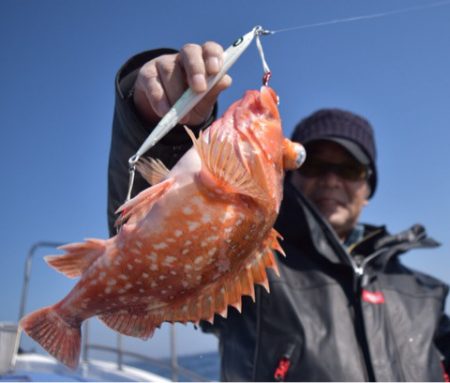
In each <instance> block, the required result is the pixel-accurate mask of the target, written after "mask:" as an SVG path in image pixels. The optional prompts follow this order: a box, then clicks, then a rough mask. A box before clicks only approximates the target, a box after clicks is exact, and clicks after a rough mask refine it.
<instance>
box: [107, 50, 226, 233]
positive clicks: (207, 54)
mask: <svg viewBox="0 0 450 383" xmlns="http://www.w3.org/2000/svg"><path fill="white" fill-rule="evenodd" d="M214 47H215V48H214ZM218 47H219V48H218ZM214 54H215V55H216V56H217V57H218V61H219V62H218V64H219V69H220V65H221V59H222V50H221V47H220V46H218V45H217V44H215V43H206V44H204V45H203V46H202V47H200V46H198V45H193V44H188V45H186V46H185V47H183V49H182V50H181V51H180V52H179V53H177V52H176V51H175V50H172V49H156V50H152V51H147V52H143V53H141V54H138V55H136V56H134V57H132V58H131V59H130V60H128V61H127V62H126V63H125V64H124V65H123V66H122V68H121V69H120V70H119V72H118V74H117V76H116V81H115V88H116V94H115V96H116V99H115V109H114V119H113V128H112V137H111V148H110V155H109V165H108V224H109V230H110V235H114V234H115V228H114V221H115V219H116V216H115V214H114V212H115V211H116V209H117V208H118V207H119V206H120V205H121V204H122V203H123V202H124V201H125V197H126V193H127V189H128V159H129V158H130V157H131V156H132V155H133V154H134V153H135V152H136V150H137V149H138V148H139V146H140V145H141V144H142V143H143V142H144V140H145V139H146V138H147V136H148V135H149V134H150V132H151V131H152V130H153V129H154V127H155V126H156V125H157V123H158V121H159V120H160V118H161V117H162V116H163V115H164V114H165V113H166V112H167V111H168V109H169V108H170V106H171V105H172V104H173V103H174V102H175V101H176V100H177V99H178V98H179V97H180V96H181V94H182V93H183V91H184V90H185V89H186V87H187V84H190V85H191V86H192V87H193V89H194V90H195V91H201V90H204V88H202V84H201V82H202V81H201V80H199V75H200V77H201V76H205V75H212V74H215V73H216V72H215V70H214V69H215V68H214V65H211V64H210V63H211V59H212V57H213V56H214ZM213 61H214V60H213ZM202 63H203V64H202ZM207 63H209V64H207ZM202 65H203V66H202ZM211 66H212V67H213V68H211ZM196 75H197V76H196ZM194 77H195V78H194ZM230 83H231V79H230V77H228V76H225V77H224V78H223V79H222V80H221V81H220V82H219V83H218V84H217V85H216V86H215V87H214V88H213V89H212V90H211V91H210V92H209V93H208V95H206V96H205V98H204V99H203V100H202V102H200V103H199V104H198V105H197V107H196V108H194V109H193V111H192V112H191V113H189V114H188V115H187V116H186V118H185V119H184V120H183V121H182V123H184V124H187V125H189V126H190V127H191V128H192V129H193V130H194V131H198V130H200V129H202V128H204V127H206V126H208V125H209V124H210V123H211V122H212V121H213V120H214V116H215V113H216V111H215V109H214V105H215V102H216V99H217V96H218V94H219V93H220V92H221V91H222V90H224V89H225V88H227V87H228V86H229V85H230ZM205 86H206V85H205ZM190 146H191V142H190V140H189V138H188V136H187V134H186V132H185V131H184V128H183V127H182V125H179V126H177V127H176V128H174V129H173V130H172V131H171V132H170V133H169V134H168V135H167V136H166V137H164V138H163V139H162V140H161V141H160V143H158V144H157V145H156V146H155V147H153V148H152V149H150V150H149V151H148V152H147V154H146V155H148V156H151V157H154V158H158V159H160V160H161V161H162V162H163V163H164V164H165V165H166V166H167V167H168V168H171V167H172V166H173V165H174V164H175V163H176V162H177V161H178V159H179V158H180V157H181V156H182V155H183V154H184V153H185V152H186V151H187V150H188V149H189V148H190ZM146 187H148V184H147V183H146V181H145V180H144V179H143V178H142V177H140V175H139V174H137V175H136V179H135V183H134V187H133V194H132V195H136V194H137V193H138V192H139V191H141V190H143V189H144V188H146Z"/></svg>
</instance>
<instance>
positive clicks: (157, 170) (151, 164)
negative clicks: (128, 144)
mask: <svg viewBox="0 0 450 383" xmlns="http://www.w3.org/2000/svg"><path fill="white" fill-rule="evenodd" d="M136 169H137V170H138V172H139V173H140V174H141V175H142V177H144V179H145V180H146V181H147V182H148V183H149V184H150V185H156V184H158V183H160V182H161V181H162V180H164V179H165V178H166V177H167V175H168V174H169V172H170V170H169V169H167V167H166V165H164V164H163V162H162V161H161V160H159V159H157V158H156V159H155V158H152V157H148V158H141V159H140V161H138V163H137V164H136Z"/></svg>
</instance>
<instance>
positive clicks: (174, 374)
mask: <svg viewBox="0 0 450 383" xmlns="http://www.w3.org/2000/svg"><path fill="white" fill-rule="evenodd" d="M64 244H65V243H63V242H54V241H39V242H36V243H34V244H33V245H32V246H31V248H30V250H29V252H28V255H27V258H26V261H25V270H24V277H23V284H22V295H21V300H20V309H19V321H20V319H21V318H22V317H23V316H24V314H25V306H26V302H27V299H28V289H29V284H30V277H31V266H32V260H33V256H34V255H35V254H36V252H37V250H39V249H41V248H58V247H60V246H62V245H64ZM88 322H89V321H85V323H84V325H83V326H84V327H83V352H82V356H81V357H82V360H83V362H85V363H88V362H89V353H90V350H97V351H103V352H108V353H112V354H115V355H116V358H117V359H116V366H117V368H118V369H119V370H122V368H123V364H124V363H123V360H124V357H132V358H135V359H138V360H141V361H144V362H146V363H149V364H150V365H151V366H154V367H158V368H161V369H164V370H165V371H169V372H170V375H171V379H172V381H174V382H176V381H178V378H179V376H180V374H182V375H183V376H185V377H187V378H189V379H192V380H193V381H198V382H207V381H209V379H207V378H205V377H203V376H201V375H199V374H197V373H195V372H194V371H191V370H189V369H187V368H184V367H182V366H180V365H179V364H178V358H177V352H176V332H175V326H174V325H173V324H172V325H171V327H170V362H166V361H164V360H160V359H157V358H152V357H149V356H146V355H142V354H139V353H135V352H132V351H126V350H124V349H123V345H122V335H121V334H117V344H116V347H110V346H103V345H99V344H94V343H90V341H89V324H88Z"/></svg>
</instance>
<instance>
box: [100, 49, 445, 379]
mask: <svg viewBox="0 0 450 383" xmlns="http://www.w3.org/2000/svg"><path fill="white" fill-rule="evenodd" d="M166 52H167V53H168V52H173V51H171V50H156V51H151V52H145V53H143V54H140V55H138V56H135V57H133V58H132V59H131V60H130V61H128V62H127V63H126V64H125V65H124V66H123V67H122V68H121V70H120V71H119V73H118V76H117V79H116V109H115V114H114V124H113V135H112V143H111V153H110V163H109V200H108V216H109V223H110V230H111V234H114V229H113V225H112V223H113V221H114V214H113V212H114V210H115V209H116V208H117V207H118V206H119V205H120V204H121V203H122V202H123V201H124V199H125V195H126V191H127V186H128V165H127V161H128V158H129V157H131V156H132V155H133V154H134V153H135V151H136V150H137V148H138V147H139V145H140V144H141V143H142V142H143V141H144V139H145V138H146V136H147V135H148V134H149V132H150V131H151V129H152V128H153V126H146V124H145V123H143V122H142V121H140V120H139V117H138V116H137V114H136V111H135V110H134V106H133V102H132V100H131V97H130V95H131V89H132V84H133V83H134V79H135V76H136V70H137V69H138V68H139V67H140V66H141V65H142V64H144V63H145V62H146V61H148V60H149V59H151V58H153V57H155V56H157V55H160V54H163V53H166ZM197 128H198V129H200V128H201V127H197ZM189 146H190V143H189V140H188V138H187V136H186V135H185V134H184V132H183V131H182V129H181V128H179V129H176V131H175V132H173V133H171V134H170V135H168V136H167V137H166V138H165V139H164V140H163V141H162V142H161V143H160V144H159V145H157V146H156V147H155V148H153V149H152V151H151V152H150V153H148V154H149V155H151V156H153V157H157V158H160V159H161V160H162V161H163V162H165V163H166V165H167V166H168V167H170V166H172V165H173V164H174V163H175V162H176V161H177V160H178V158H180V156H181V155H182V153H184V151H186V150H187V149H188V148H189ZM146 186H147V185H146V184H145V182H144V181H143V180H142V179H138V180H137V183H136V186H135V189H134V194H136V193H137V192H138V191H139V190H142V188H144V187H146ZM276 228H277V230H278V231H279V232H280V233H281V234H282V235H283V237H284V241H283V242H282V246H283V248H284V250H285V252H286V254H287V257H286V258H283V257H280V258H278V264H279V269H280V274H281V275H280V277H279V278H278V277H277V276H275V275H274V274H273V273H272V271H269V273H268V274H269V282H270V289H271V292H270V294H267V293H266V292H265V291H264V290H263V289H262V288H260V287H259V286H258V287H257V289H256V302H255V303H253V302H252V301H251V299H250V298H248V297H244V298H243V310H242V314H239V313H238V312H237V311H236V310H235V309H233V308H230V309H229V310H228V312H229V315H228V317H227V319H223V318H221V317H219V316H216V318H215V321H214V325H209V324H207V323H203V324H202V328H203V329H204V330H205V331H208V332H214V333H215V334H217V335H218V336H219V340H220V343H219V344H220V352H221V356H222V363H221V377H222V379H223V380H232V381H233V380H234V381H247V380H257V381H270V380H294V381H344V380H345V381H365V380H377V381H392V380H394V381H404V380H407V381H432V380H437V381H439V380H444V378H445V370H446V369H447V371H448V367H449V366H447V363H448V361H450V320H449V318H448V317H447V316H446V315H445V314H444V303H445V298H446V295H447V291H448V288H447V286H446V285H445V284H443V283H442V282H440V281H438V280H437V279H434V278H432V277H429V276H427V275H425V274H422V273H419V272H417V271H413V270H411V269H409V268H407V267H405V266H404V265H402V264H401V262H400V259H399V256H400V255H401V254H403V253H405V252H406V251H408V250H410V249H414V248H424V247H434V246H437V245H438V244H437V242H435V241H434V240H432V239H431V238H429V237H427V235H426V233H425V230H424V228H423V227H421V226H420V225H415V226H413V227H412V228H411V229H409V230H407V231H405V232H403V233H400V234H398V235H389V234H388V233H387V232H386V230H385V228H384V227H373V226H368V225H366V226H365V230H364V231H365V235H364V239H363V240H362V241H361V242H359V243H358V244H356V245H355V246H353V248H352V250H351V254H350V253H349V252H348V251H347V250H346V249H344V247H343V246H342V245H341V244H340V242H339V240H338V239H337V238H336V235H335V234H334V232H333V230H332V229H331V228H330V226H329V225H328V224H327V223H326V222H325V221H324V220H323V219H322V218H321V217H320V215H319V214H318V213H317V211H316V210H315V209H314V207H312V206H311V205H310V204H309V203H308V201H306V200H305V198H304V197H303V196H302V195H301V194H300V193H299V192H298V191H296V190H295V189H294V188H293V187H292V186H290V183H289V182H287V183H286V185H285V193H284V199H283V203H282V206H281V210H280V215H279V218H278V221H277V223H276ZM355 255H356V256H355ZM358 255H359V256H361V257H358ZM356 259H363V261H362V263H361V264H357V263H356Z"/></svg>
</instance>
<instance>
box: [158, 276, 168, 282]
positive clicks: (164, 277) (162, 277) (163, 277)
mask: <svg viewBox="0 0 450 383" xmlns="http://www.w3.org/2000/svg"><path fill="white" fill-rule="evenodd" d="M166 278H167V277H166V276H165V275H160V276H159V279H161V280H162V281H163V280H164V279H166Z"/></svg>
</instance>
